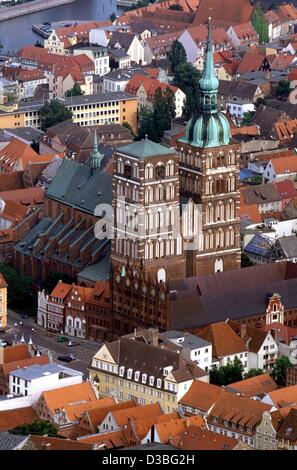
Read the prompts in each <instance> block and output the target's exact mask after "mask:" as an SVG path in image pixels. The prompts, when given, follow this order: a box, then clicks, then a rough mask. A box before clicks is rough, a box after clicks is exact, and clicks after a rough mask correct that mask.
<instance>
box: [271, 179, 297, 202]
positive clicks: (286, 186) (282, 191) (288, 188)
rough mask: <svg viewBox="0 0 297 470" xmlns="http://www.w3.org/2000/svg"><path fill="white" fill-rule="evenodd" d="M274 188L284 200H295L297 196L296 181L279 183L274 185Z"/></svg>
mask: <svg viewBox="0 0 297 470" xmlns="http://www.w3.org/2000/svg"><path fill="white" fill-rule="evenodd" d="M274 187H275V189H276V190H277V192H278V194H279V195H280V197H281V198H282V199H288V198H293V197H296V196H297V190H296V188H295V185H294V181H292V180H288V181H278V182H277V183H274Z"/></svg>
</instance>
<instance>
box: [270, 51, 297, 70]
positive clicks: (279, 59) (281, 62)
mask: <svg viewBox="0 0 297 470" xmlns="http://www.w3.org/2000/svg"><path fill="white" fill-rule="evenodd" d="M294 58H296V56H293V55H291V54H278V55H277V56H276V57H275V59H274V60H273V61H272V62H271V63H270V66H271V68H272V69H273V70H282V69H287V68H288V66H289V65H290V64H291V63H292V62H293V60H294Z"/></svg>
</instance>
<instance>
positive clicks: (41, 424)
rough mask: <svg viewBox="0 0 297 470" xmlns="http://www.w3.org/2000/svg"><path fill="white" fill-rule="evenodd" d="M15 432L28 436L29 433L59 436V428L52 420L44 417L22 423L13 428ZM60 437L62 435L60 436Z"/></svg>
mask: <svg viewBox="0 0 297 470" xmlns="http://www.w3.org/2000/svg"><path fill="white" fill-rule="evenodd" d="M13 433H14V434H22V435H23V436H28V435H29V434H35V435H38V436H45V435H47V436H49V437H57V435H58V430H57V428H56V426H55V425H54V424H53V423H51V422H50V421H46V420H43V419H40V420H36V421H33V423H31V424H22V425H21V426H18V427H16V428H14V429H13ZM59 437H60V436H59Z"/></svg>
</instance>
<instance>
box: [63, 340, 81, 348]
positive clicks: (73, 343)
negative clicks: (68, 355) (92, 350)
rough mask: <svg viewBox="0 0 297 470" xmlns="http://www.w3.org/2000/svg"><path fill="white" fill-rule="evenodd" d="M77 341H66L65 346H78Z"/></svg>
mask: <svg viewBox="0 0 297 470" xmlns="http://www.w3.org/2000/svg"><path fill="white" fill-rule="evenodd" d="M78 345H79V343H78V342H77V341H68V343H67V344H66V346H69V347H72V346H78Z"/></svg>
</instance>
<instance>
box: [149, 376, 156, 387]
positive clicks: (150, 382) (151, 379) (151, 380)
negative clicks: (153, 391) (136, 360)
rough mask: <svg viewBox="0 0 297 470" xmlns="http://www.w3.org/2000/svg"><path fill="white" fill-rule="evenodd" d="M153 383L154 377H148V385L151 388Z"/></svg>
mask: <svg viewBox="0 0 297 470" xmlns="http://www.w3.org/2000/svg"><path fill="white" fill-rule="evenodd" d="M154 382H155V377H154V376H153V375H150V378H149V384H150V386H151V387H153V385H154Z"/></svg>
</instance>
